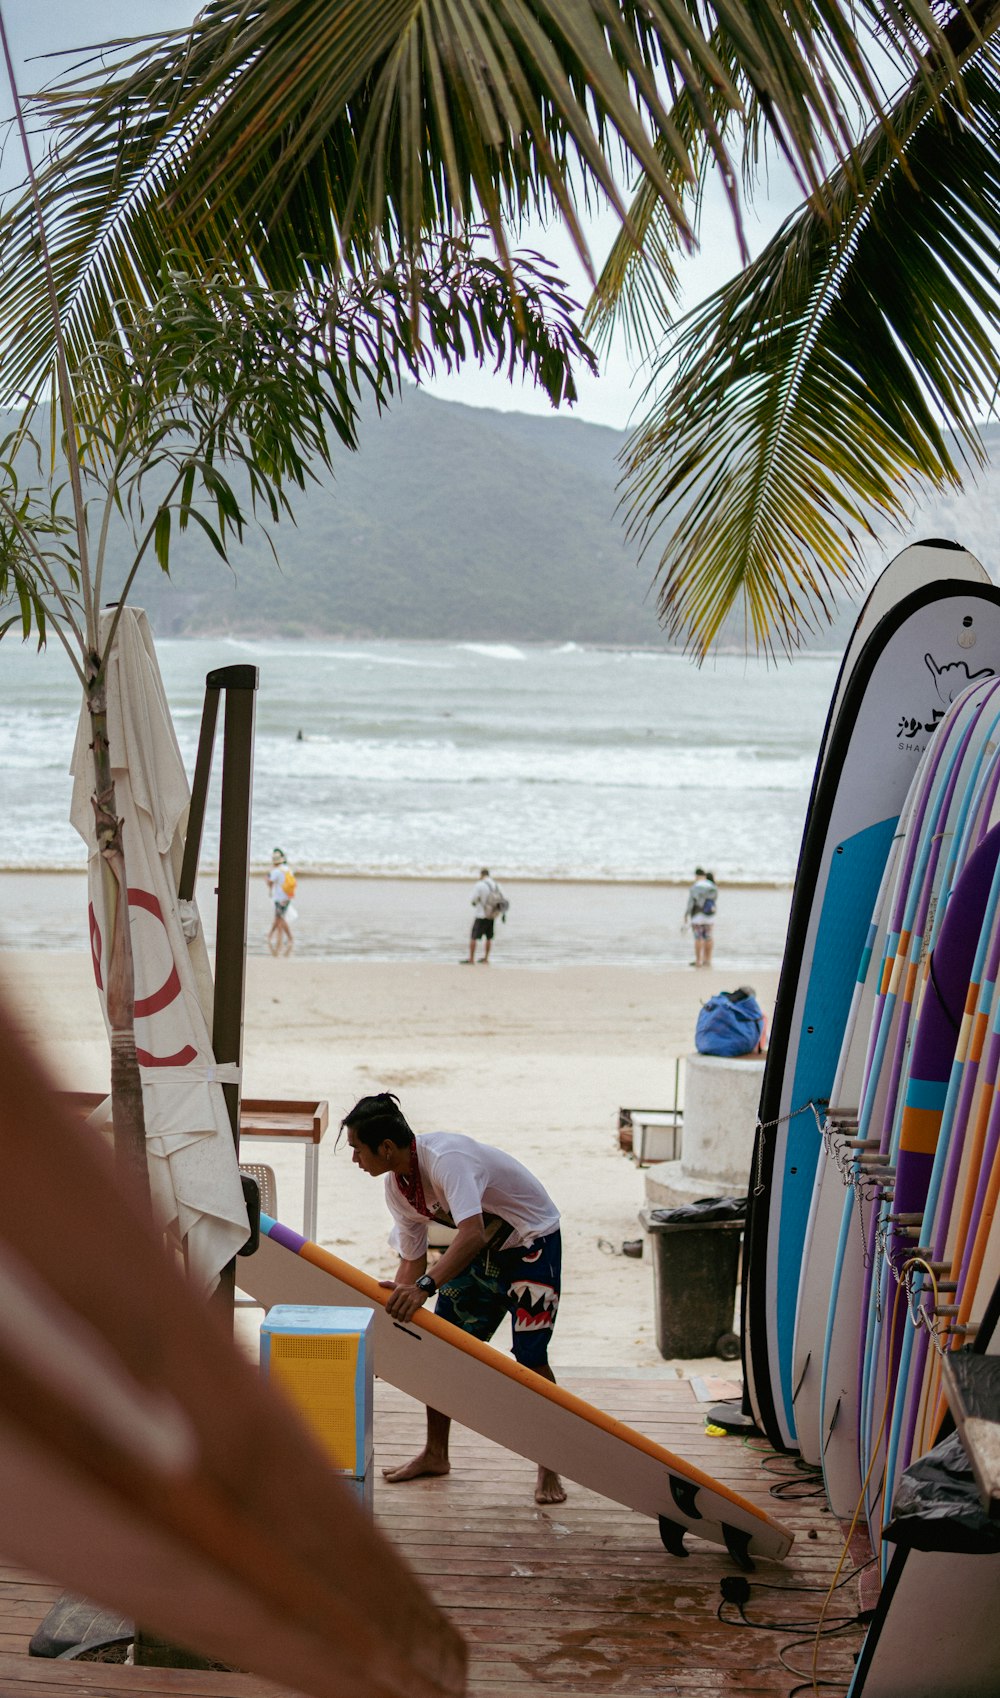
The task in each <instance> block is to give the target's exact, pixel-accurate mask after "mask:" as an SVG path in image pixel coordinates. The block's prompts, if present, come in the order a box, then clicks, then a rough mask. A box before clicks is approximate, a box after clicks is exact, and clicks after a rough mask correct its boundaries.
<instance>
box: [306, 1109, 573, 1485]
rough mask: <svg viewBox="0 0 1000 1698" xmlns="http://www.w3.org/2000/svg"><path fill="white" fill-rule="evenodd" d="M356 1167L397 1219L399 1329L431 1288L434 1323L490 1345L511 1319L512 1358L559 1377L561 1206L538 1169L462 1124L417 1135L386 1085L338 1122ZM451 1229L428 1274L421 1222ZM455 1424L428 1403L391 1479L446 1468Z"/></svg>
mask: <svg viewBox="0 0 1000 1698" xmlns="http://www.w3.org/2000/svg"><path fill="white" fill-rule="evenodd" d="M340 1124H341V1128H342V1130H344V1131H346V1133H347V1142H348V1144H349V1145H350V1147H351V1151H352V1155H353V1160H354V1163H355V1166H357V1167H360V1169H361V1171H362V1173H367V1174H369V1175H370V1176H371V1178H373V1179H377V1178H380V1177H382V1176H384V1178H385V1200H386V1203H387V1205H388V1208H389V1213H390V1215H391V1216H392V1221H393V1230H392V1237H391V1239H390V1242H391V1244H392V1246H393V1249H394V1250H397V1251H398V1252H399V1255H400V1263H399V1267H398V1268H397V1270H396V1277H395V1279H394V1280H382V1281H381V1284H382V1285H383V1286H384V1287H385V1288H386V1289H387V1290H388V1291H390V1292H391V1296H390V1297H389V1299H388V1302H387V1303H386V1310H387V1312H388V1313H389V1315H391V1317H392V1319H393V1320H394V1321H398V1322H399V1323H400V1324H401V1325H405V1323H406V1322H407V1321H409V1320H410V1319H411V1318H412V1317H413V1316H414V1315H415V1314H416V1312H417V1310H418V1309H419V1308H420V1307H421V1306H422V1305H423V1304H424V1303H426V1302H427V1301H428V1299H429V1298H431V1297H434V1296H435V1295H436V1296H437V1303H436V1305H435V1313H436V1314H437V1316H438V1318H439V1319H440V1320H444V1321H450V1322H451V1323H452V1325H453V1326H457V1327H461V1329H462V1331H463V1332H467V1333H469V1334H470V1335H471V1337H473V1338H478V1339H481V1340H483V1342H484V1343H487V1342H488V1341H489V1340H490V1339H491V1338H492V1337H493V1334H494V1333H495V1332H496V1330H497V1327H498V1326H499V1325H500V1323H501V1321H502V1320H503V1318H504V1316H505V1315H510V1318H511V1326H512V1344H513V1351H514V1357H515V1360H516V1361H518V1362H519V1363H520V1364H521V1366H522V1367H525V1368H531V1369H533V1370H534V1372H535V1373H536V1374H539V1375H540V1376H541V1378H542V1379H544V1380H548V1381H549V1382H550V1384H552V1385H554V1384H555V1375H554V1374H553V1372H552V1369H551V1368H550V1367H549V1359H548V1348H549V1339H550V1338H551V1336H552V1328H553V1326H554V1325H555V1319H556V1311H557V1309H558V1307H559V1288H560V1275H561V1267H562V1238H561V1235H560V1231H559V1211H558V1209H557V1208H556V1206H555V1204H554V1203H553V1201H552V1198H551V1197H550V1196H549V1194H548V1192H547V1191H546V1190H545V1188H544V1186H543V1185H542V1184H541V1183H540V1181H539V1180H537V1179H536V1178H535V1176H534V1174H533V1173H530V1172H529V1170H528V1169H527V1168H526V1167H524V1166H523V1165H522V1163H521V1162H519V1161H516V1160H515V1158H514V1157H513V1156H509V1155H507V1154H506V1153H505V1152H504V1151H503V1150H497V1149H494V1148H493V1147H492V1145H490V1144H481V1143H479V1142H478V1141H477V1140H476V1139H475V1138H468V1137H466V1136H465V1134H464V1133H461V1132H422V1133H420V1135H419V1136H417V1135H416V1134H415V1133H414V1132H413V1131H412V1130H411V1129H410V1127H409V1125H408V1124H407V1122H406V1120H405V1119H404V1116H403V1112H402V1110H401V1108H400V1106H399V1098H398V1097H397V1096H396V1095H395V1094H394V1093H393V1092H392V1091H380V1092H379V1093H378V1094H377V1095H375V1096H370V1097H362V1098H361V1100H360V1101H359V1102H357V1103H355V1105H354V1107H353V1108H352V1109H351V1110H350V1112H349V1113H348V1114H345V1116H344V1118H343V1120H342V1121H341V1123H340ZM431 1221H441V1222H443V1223H444V1224H445V1225H446V1226H453V1227H454V1228H455V1229H456V1231H455V1237H454V1239H453V1240H452V1242H451V1244H450V1245H449V1246H448V1248H447V1250H445V1251H444V1253H443V1255H442V1256H441V1257H440V1259H439V1260H438V1261H437V1262H436V1263H435V1267H434V1273H433V1274H429V1273H428V1272H427V1228H428V1224H429V1222H431ZM450 1430H451V1420H450V1417H449V1416H447V1415H442V1414H441V1412H440V1410H437V1409H430V1408H429V1409H428V1410H427V1443H426V1444H425V1446H424V1449H423V1450H422V1451H421V1452H420V1454H419V1456H416V1457H414V1458H413V1461H412V1462H407V1463H405V1464H404V1465H403V1466H402V1467H401V1468H384V1469H383V1470H382V1472H383V1474H384V1476H385V1478H386V1479H387V1480H389V1481H392V1482H393V1483H399V1482H402V1481H404V1480H419V1479H421V1478H423V1477H424V1476H425V1475H428V1474H447V1473H448V1472H449V1470H450V1466H451V1465H450V1462H449V1459H448V1436H449V1433H450ZM565 1497H566V1492H565V1490H564V1487H563V1484H562V1481H561V1480H560V1478H559V1476H558V1474H556V1473H554V1472H553V1470H552V1469H551V1468H545V1467H543V1466H542V1465H541V1464H539V1467H538V1476H537V1479H536V1482H535V1502H536V1503H562V1502H564V1500H565Z"/></svg>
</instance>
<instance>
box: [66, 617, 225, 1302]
mask: <svg viewBox="0 0 1000 1698" xmlns="http://www.w3.org/2000/svg"><path fill="white" fill-rule="evenodd" d="M111 618H112V614H111V613H110V612H109V613H105V614H104V615H102V633H101V636H102V642H103V641H104V638H105V636H106V633H107V629H108V626H109V624H110V620H111ZM107 683H108V735H109V739H110V744H111V765H112V770H113V774H114V780H115V805H116V808H117V811H118V815H119V818H121V820H122V821H123V825H122V837H123V843H124V849H125V868H126V877H127V880H128V887H129V898H130V900H129V918H130V924H131V934H132V952H133V955H134V958H135V997H136V1020H135V1034H136V1047H137V1049H138V1051H139V1062H140V1073H141V1077H142V1100H143V1108H144V1111H145V1117H146V1145H147V1152H148V1156H149V1178H150V1187H151V1191H152V1197H153V1209H154V1214H155V1217H156V1220H157V1222H158V1223H159V1225H160V1226H161V1227H162V1228H163V1230H164V1232H166V1233H167V1234H168V1235H169V1236H170V1237H172V1238H173V1240H174V1241H175V1242H178V1243H183V1245H184V1247H185V1250H186V1254H187V1267H188V1273H189V1276H190V1277H191V1279H192V1281H193V1282H194V1283H195V1284H196V1285H197V1286H198V1287H199V1288H200V1289H203V1290H205V1291H209V1290H211V1289H212V1288H213V1287H214V1286H215V1285H216V1284H217V1282H218V1277H219V1273H220V1271H221V1270H222V1268H224V1267H225V1266H226V1263H227V1262H229V1261H231V1260H232V1258H233V1256H234V1255H235V1254H236V1251H237V1250H238V1249H239V1248H240V1246H241V1245H242V1244H243V1243H244V1242H245V1241H246V1238H247V1236H248V1231H249V1229H248V1226H247V1215H246V1206H245V1204H244V1201H243V1188H242V1185H241V1183H240V1176H239V1167H238V1164H237V1159H236V1151H235V1148H234V1145H233V1137H232V1132H231V1129H230V1125H229V1115H228V1113H227V1111H226V1105H225V1101H224V1098H223V1094H222V1081H223V1080H224V1079H225V1080H227V1081H228V1080H230V1079H232V1078H233V1077H234V1076H235V1077H236V1078H238V1069H236V1068H235V1067H233V1066H232V1064H228V1065H227V1068H226V1069H223V1068H220V1066H219V1064H218V1063H217V1062H216V1060H215V1056H214V1054H213V1052H212V1042H211V1037H210V1032H211V1024H210V1022H211V1009H212V975H211V968H210V966H209V960H208V952H207V950H206V948H205V941H204V934H203V931H202V928H201V925H200V922H199V921H198V916H197V908H196V907H195V904H194V903H189V904H185V909H186V912H185V915H184V919H183V921H182V918H181V915H180V913H179V911H178V908H179V905H178V901H177V884H178V879H179V876H180V868H181V859H182V855H183V847H184V832H185V829H186V826H187V813H188V803H189V800H190V791H189V788H188V782H187V776H186V774H185V771H184V763H183V761H182V759H181V754H180V750H179V748H178V746H177V739H176V736H175V734H174V728H173V723H172V721H171V718H170V710H169V707H168V705H167V699H166V695H165V693H164V689H163V683H162V680H161V678H160V672H159V667H158V666H157V662H156V655H155V652H154V649H153V639H152V635H151V633H150V629H149V622H148V620H147V618H146V615H145V613H143V612H142V611H141V610H140V609H137V608H126V609H125V610H124V612H123V613H122V617H121V621H120V624H119V626H118V632H117V636H116V639H115V646H114V650H113V652H112V655H111V659H110V661H109V664H108V678H107ZM91 736H92V731H91V724H90V715H89V714H88V712H87V710H86V707H84V709H83V710H82V712H81V715H80V723H79V726H78V729H77V736H76V747H75V749H74V751H73V762H72V767H71V771H72V774H73V799H72V804H71V807H70V821H71V823H72V824H73V825H74V826H75V827H76V829H77V831H78V832H79V833H80V836H81V837H82V838H83V839H84V841H85V843H86V844H87V847H88V849H89V851H90V861H89V895H90V935H91V952H92V957H93V962H94V973H95V977H96V979H97V984H98V990H99V993H100V996H101V1006H102V1008H103V1009H104V1015H105V1021H107V1008H106V1006H105V998H104V975H103V969H104V968H105V966H106V962H107V954H108V928H107V924H106V917H105V913H104V892H103V885H102V877H101V866H100V862H99V859H98V856H97V844H96V837H95V832H94V810H93V805H92V801H91V798H92V796H93V793H94V767H93V758H92V755H91V752H90V748H89V744H90V741H91ZM192 933H193V935H191V934H192ZM186 934H187V935H186ZM144 1003H146V1004H148V1005H149V1006H147V1007H144V1006H143V1004H144Z"/></svg>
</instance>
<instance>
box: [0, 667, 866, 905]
mask: <svg viewBox="0 0 1000 1698" xmlns="http://www.w3.org/2000/svg"><path fill="white" fill-rule="evenodd" d="M157 653H158V657H159V662H160V669H161V671H162V674H163V678H164V683H165V686H166V691H167V695H168V698H169V700H170V703H171V707H172V711H173V716H174V723H175V727H176V730H177V736H178V740H179V742H180V746H181V750H182V753H183V755H184V758H185V762H186V764H187V766H188V770H189V772H190V771H191V770H192V769H193V765H194V757H195V751H196V748H197V741H198V731H199V726H200V721H201V710H202V702H203V698H204V688H205V676H206V674H207V673H208V672H209V671H211V670H212V669H213V668H216V667H219V666H226V665H231V664H235V663H250V664H253V665H254V666H256V667H257V668H258V670H259V680H260V682H259V688H258V692H257V726H256V744H255V758H254V793H253V834H252V843H251V853H252V857H253V859H254V860H255V861H258V862H263V861H264V860H266V859H267V858H268V856H269V855H270V851H271V849H272V848H273V846H274V844H275V843H280V844H281V845H282V847H283V848H284V849H285V850H286V852H287V853H288V856H289V858H290V859H291V860H292V861H293V862H294V863H295V865H296V866H297V867H298V868H300V869H313V870H315V871H323V872H334V873H368V874H371V873H375V874H396V875H404V876H412V875H414V874H416V875H423V876H438V877H441V876H444V877H449V876H462V877H464V876H466V875H467V874H468V873H469V872H470V870H478V867H479V865H480V863H483V864H486V863H488V864H489V865H490V866H491V867H494V868H495V869H496V871H497V873H498V875H499V876H504V875H506V876H507V877H535V878H556V879H566V878H574V879H595V878H596V879H613V880H630V879H639V880H647V879H656V880H673V879H676V880H685V879H687V878H689V877H690V876H691V873H692V870H693V868H694V866H695V864H699V865H704V866H708V867H710V868H711V869H712V871H714V872H715V874H716V876H717V877H718V878H719V879H720V880H722V881H724V882H727V883H732V882H734V881H735V882H740V883H759V882H772V881H775V880H777V881H783V880H788V879H789V878H790V877H791V876H792V874H793V872H794V869H795V863H796V858H797V854H798V847H799V839H800V836H801V832H802V822H803V816H804V811H805V806H806V802H807V798H808V794H809V786H810V783H811V779H812V773H813V768H814V766H815V761H816V754H817V749H818V746H819V740H820V736H821V734H822V728H823V723H824V718H825V714H826V711H827V708H828V705H829V701H830V696H831V693H832V689H833V684H834V680H835V678H836V672H837V664H838V662H837V660H836V658H835V657H832V656H803V657H802V658H800V659H798V660H796V661H795V662H794V663H792V664H791V665H787V664H786V665H784V666H782V667H781V668H771V669H767V668H765V667H764V666H763V665H760V664H757V663H748V662H746V661H744V660H742V659H737V658H735V657H722V658H720V659H718V660H716V661H714V662H712V663H710V664H709V665H708V666H705V667H703V668H702V669H701V670H698V669H696V668H695V667H693V666H692V665H691V664H690V662H688V661H686V660H684V659H683V658H681V657H679V656H677V655H670V654H665V653H654V652H644V651H640V652H634V651H622V650H608V649H591V648H578V647H576V646H575V645H573V644H567V645H565V646H563V647H548V646H542V645H538V646H531V647H528V646H521V645H513V644H506V643H414V642H406V643H403V642H398V643H391V642H325V643H302V642H299V643H295V642H288V643H281V642H253V641H238V640H234V639H231V638H230V639H204V640H164V641H161V642H159V643H158V645H157ZM79 704H80V690H79V686H78V684H77V683H76V680H75V678H74V675H73V673H72V671H71V670H70V667H69V665H68V662H67V661H66V659H65V657H64V656H63V655H62V654H61V652H60V651H59V650H58V649H57V648H56V647H53V646H50V648H49V649H48V650H47V651H46V652H45V653H44V654H41V655H39V654H38V653H36V651H35V650H34V649H33V648H31V647H27V646H25V645H21V644H18V643H16V642H14V641H12V639H11V636H10V635H9V634H8V636H7V637H6V638H5V639H4V640H3V642H2V643H0V783H2V787H3V806H2V808H0V868H8V869H13V868H32V867H46V868H51V867H63V868H68V867H74V866H81V865H83V864H84V861H85V856H84V852H83V845H82V843H81V841H80V839H79V838H78V837H77V835H76V833H75V832H74V831H73V829H72V827H71V826H70V824H69V821H68V813H69V797H70V780H69V775H68V767H69V760H70V755H71V753H72V748H73V739H74V733H75V727H76V721H77V717H78V713H79ZM216 765H218V763H216Z"/></svg>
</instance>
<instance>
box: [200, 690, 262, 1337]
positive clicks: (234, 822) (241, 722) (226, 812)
mask: <svg viewBox="0 0 1000 1698" xmlns="http://www.w3.org/2000/svg"><path fill="white" fill-rule="evenodd" d="M257 682H258V673H257V668H256V667H255V666H225V667H222V668H220V669H219V670H218V671H217V672H210V673H209V675H208V678H207V679H206V687H207V689H208V690H209V691H218V690H224V691H225V693H226V712H225V720H224V724H223V743H222V809H221V822H220V833H219V884H218V890H217V895H218V906H217V910H216V931H215V1007H214V1011H213V1023H212V1045H213V1048H214V1050H215V1059H216V1060H217V1061H221V1062H234V1063H235V1064H236V1066H237V1067H240V1066H242V1062H243V1004H244V991H245V985H246V949H247V897H248V891H249V884H250V803H251V797H252V792H253V740H254V720H255V716H256V707H257ZM222 1090H223V1094H224V1096H225V1099H226V1108H227V1109H228V1111H229V1124H230V1126H231V1127H232V1129H233V1143H234V1144H235V1145H236V1152H237V1155H239V1148H240V1097H241V1094H242V1093H241V1087H240V1086H239V1085H238V1084H236V1085H223V1087H222ZM235 1272H236V1263H235V1262H230V1263H229V1266H228V1267H226V1268H224V1269H223V1270H222V1276H221V1278H220V1280H219V1288H218V1291H217V1293H216V1297H215V1301H216V1302H218V1303H219V1304H221V1305H222V1307H223V1309H224V1311H225V1312H226V1313H227V1314H228V1316H229V1319H230V1322H231V1321H232V1315H233V1294H234V1291H235V1286H236V1280H235Z"/></svg>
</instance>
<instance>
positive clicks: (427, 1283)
mask: <svg viewBox="0 0 1000 1698" xmlns="http://www.w3.org/2000/svg"><path fill="white" fill-rule="evenodd" d="M413 1283H414V1285H415V1286H416V1288H417V1290H418V1291H426V1293H427V1295H428V1297H433V1296H435V1294H436V1292H437V1286H436V1285H435V1284H434V1281H433V1280H432V1278H431V1276H430V1274H421V1275H420V1278H419V1279H417V1280H414V1282H413Z"/></svg>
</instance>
